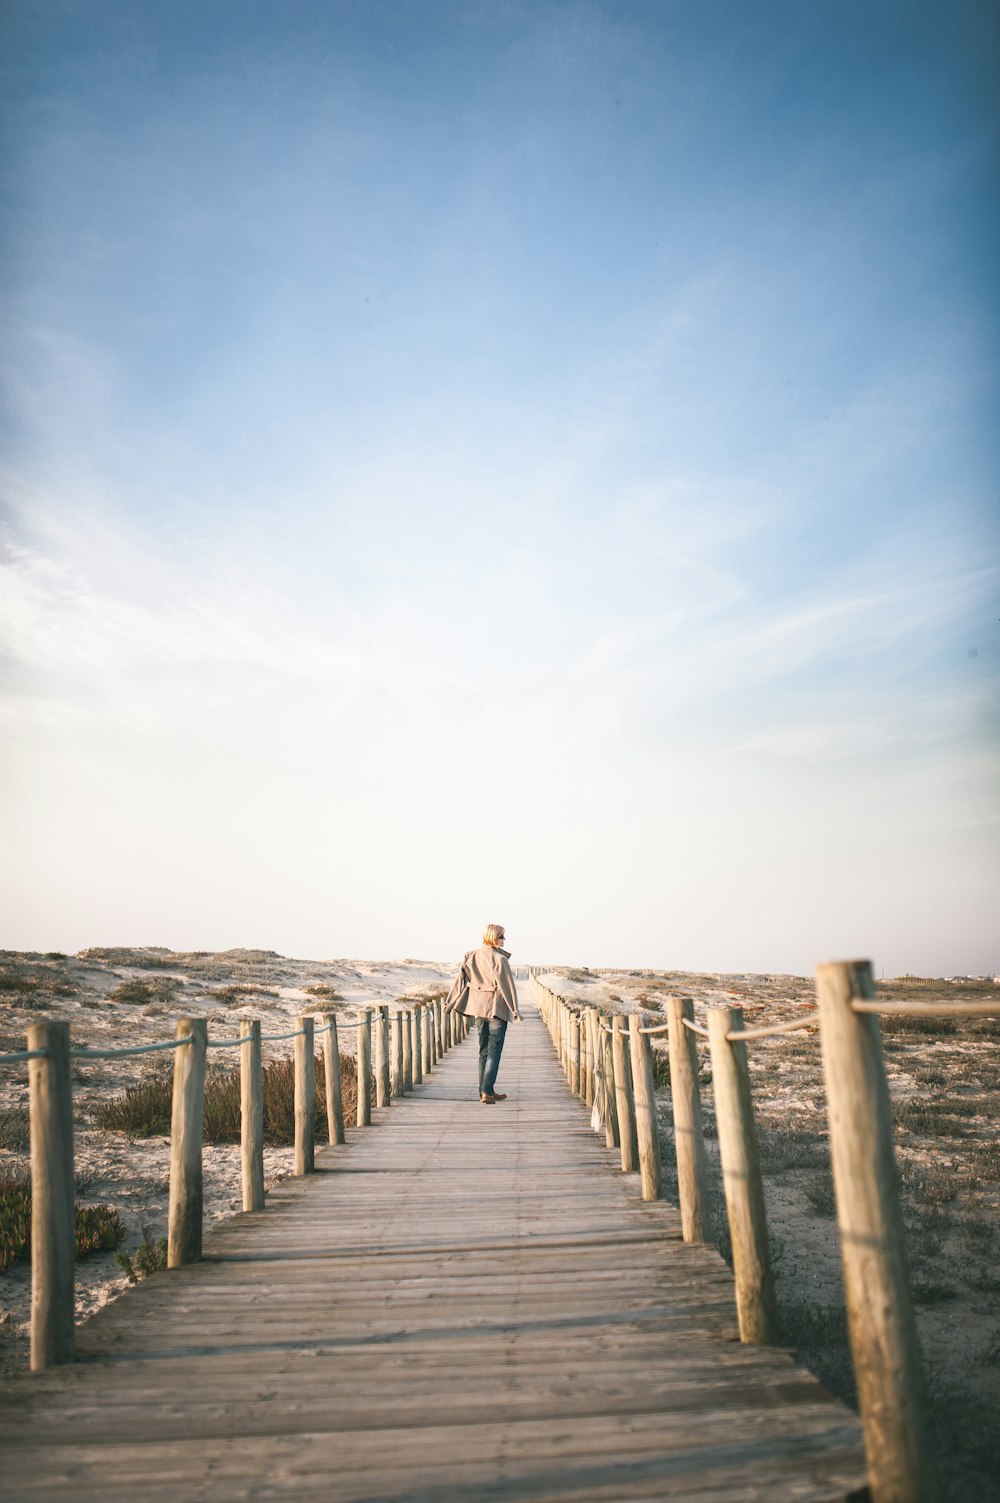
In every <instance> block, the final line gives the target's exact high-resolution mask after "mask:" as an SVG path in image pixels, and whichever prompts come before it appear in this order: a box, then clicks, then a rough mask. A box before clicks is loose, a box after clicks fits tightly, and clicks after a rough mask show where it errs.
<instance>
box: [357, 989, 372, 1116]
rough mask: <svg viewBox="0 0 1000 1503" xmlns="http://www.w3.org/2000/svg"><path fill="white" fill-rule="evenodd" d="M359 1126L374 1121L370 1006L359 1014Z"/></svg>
mask: <svg viewBox="0 0 1000 1503" xmlns="http://www.w3.org/2000/svg"><path fill="white" fill-rule="evenodd" d="M357 1061H358V1126H359V1127H370V1126H371V1122H372V1015H371V1013H370V1012H369V1011H368V1008H367V1007H366V1008H363V1009H362V1010H361V1012H360V1013H359V1014H358V1054H357Z"/></svg>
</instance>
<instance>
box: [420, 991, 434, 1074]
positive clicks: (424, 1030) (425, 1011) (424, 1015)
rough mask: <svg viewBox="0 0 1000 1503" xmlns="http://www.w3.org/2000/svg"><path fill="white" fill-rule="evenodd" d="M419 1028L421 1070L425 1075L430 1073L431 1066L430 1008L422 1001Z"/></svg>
mask: <svg viewBox="0 0 1000 1503" xmlns="http://www.w3.org/2000/svg"><path fill="white" fill-rule="evenodd" d="M420 1029H421V1036H422V1038H423V1058H422V1065H423V1072H424V1074H425V1075H429V1074H430V1073H431V1069H432V1068H433V1060H432V1057H431V1053H432V1050H431V1014H430V1008H429V1007H427V1006H426V1005H425V1004H423V1003H422V1004H421V1007H420Z"/></svg>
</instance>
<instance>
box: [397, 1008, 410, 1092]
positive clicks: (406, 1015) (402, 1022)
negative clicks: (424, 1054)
mask: <svg viewBox="0 0 1000 1503" xmlns="http://www.w3.org/2000/svg"><path fill="white" fill-rule="evenodd" d="M399 1028H400V1032H401V1033H402V1035H403V1090H404V1091H412V1090H413V1021H412V1017H411V1014H410V1012H409V1011H406V1012H401V1013H400V1015H399Z"/></svg>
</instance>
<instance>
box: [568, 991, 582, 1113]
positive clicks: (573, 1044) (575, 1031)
mask: <svg viewBox="0 0 1000 1503" xmlns="http://www.w3.org/2000/svg"><path fill="white" fill-rule="evenodd" d="M569 1088H570V1090H571V1091H572V1092H573V1095H574V1096H579V1094H580V1016H579V1014H578V1013H575V1012H573V1013H570V1017H569Z"/></svg>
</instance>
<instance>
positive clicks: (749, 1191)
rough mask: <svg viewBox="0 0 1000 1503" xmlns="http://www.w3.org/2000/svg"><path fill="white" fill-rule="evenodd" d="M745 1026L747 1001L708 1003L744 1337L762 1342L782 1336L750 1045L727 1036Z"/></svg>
mask: <svg viewBox="0 0 1000 1503" xmlns="http://www.w3.org/2000/svg"><path fill="white" fill-rule="evenodd" d="M742 1027H743V1009H742V1008H741V1007H710V1008H709V1009H708V1042H709V1046H710V1048H711V1051H712V1089H713V1090H714V1092H715V1118H716V1122H717V1123H718V1128H719V1158H720V1159H721V1161H722V1182H723V1186H724V1188H725V1192H726V1214H727V1216H728V1218H729V1235H730V1238H731V1239H732V1244H733V1274H734V1276H735V1279H736V1313H737V1316H738V1318H739V1325H740V1340H741V1341H749V1342H753V1343H754V1344H755V1345H757V1346H773V1345H774V1344H775V1342H776V1341H777V1339H778V1315H777V1306H776V1304H775V1299H774V1284H773V1280H772V1278H771V1260H770V1254H769V1251H768V1244H767V1215H766V1212H765V1209H764V1185H763V1182H762V1180H761V1177H760V1158H759V1155H758V1152H757V1130H756V1128H755V1126H754V1120H753V1101H752V1099H751V1095H750V1072H749V1070H748V1068H747V1051H746V1045H745V1044H744V1043H743V1042H742V1040H740V1039H736V1040H734V1041H732V1042H730V1040H729V1039H728V1038H727V1034H729V1033H732V1032H733V1031H734V1030H735V1031H738V1030H740V1029H742Z"/></svg>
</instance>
